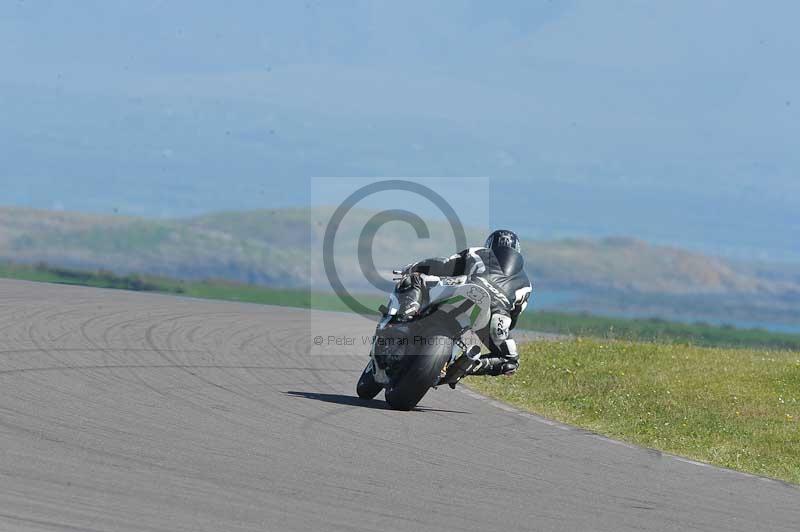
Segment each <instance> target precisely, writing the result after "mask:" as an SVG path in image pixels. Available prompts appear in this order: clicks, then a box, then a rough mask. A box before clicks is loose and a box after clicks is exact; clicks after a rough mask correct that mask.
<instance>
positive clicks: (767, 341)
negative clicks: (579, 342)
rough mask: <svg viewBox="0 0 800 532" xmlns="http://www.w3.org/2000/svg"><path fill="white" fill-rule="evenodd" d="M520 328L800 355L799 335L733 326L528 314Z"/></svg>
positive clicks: (577, 315)
mask: <svg viewBox="0 0 800 532" xmlns="http://www.w3.org/2000/svg"><path fill="white" fill-rule="evenodd" d="M519 326H520V327H522V328H525V329H530V330H533V331H542V332H552V333H560V334H567V335H572V336H592V337H599V338H608V339H618V340H632V341H647V342H679V343H689V344H693V345H702V346H709V347H759V348H767V349H790V350H795V351H800V335H798V334H790V333H779V332H772V331H766V330H764V329H738V328H736V327H732V326H730V325H709V324H707V323H679V322H674V321H666V320H662V319H659V318H649V319H641V318H638V319H632V318H611V317H606V316H593V315H590V314H567V313H564V312H547V311H543V312H526V313H525V314H523V315H522V316H521V317H520V322H519Z"/></svg>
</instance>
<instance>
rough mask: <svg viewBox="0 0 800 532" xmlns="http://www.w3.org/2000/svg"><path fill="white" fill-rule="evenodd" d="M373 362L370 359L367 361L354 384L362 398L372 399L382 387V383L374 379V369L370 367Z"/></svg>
mask: <svg viewBox="0 0 800 532" xmlns="http://www.w3.org/2000/svg"><path fill="white" fill-rule="evenodd" d="M374 363H375V362H374V361H373V360H372V359H370V360H369V362H367V367H366V368H364V371H362V372H361V377H360V378H359V379H358V384H356V393H357V394H358V396H359V397H360V398H362V399H373V398H374V397H375V396H376V395H378V393H379V392H380V391H381V390H382V389H383V385H382V384H381V383H379V382H376V381H375V371H374V370H373V367H372V365H373V364H374Z"/></svg>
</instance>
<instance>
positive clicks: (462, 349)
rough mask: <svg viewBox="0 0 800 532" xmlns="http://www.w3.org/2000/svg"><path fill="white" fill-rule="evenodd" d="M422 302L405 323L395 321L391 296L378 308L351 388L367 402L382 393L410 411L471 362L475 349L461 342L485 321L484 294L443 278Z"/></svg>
mask: <svg viewBox="0 0 800 532" xmlns="http://www.w3.org/2000/svg"><path fill="white" fill-rule="evenodd" d="M395 273H396V274H400V273H401V272H399V271H397V272H395ZM423 277H427V278H428V280H429V281H430V280H431V279H433V280H435V281H439V278H435V277H431V276H423ZM427 299H428V301H427V302H426V303H425V304H424V305H423V306H422V307H421V308H420V311H419V312H418V313H417V314H416V315H415V316H414V317H413V318H411V319H407V318H401V317H400V314H399V313H398V312H399V310H400V303H399V298H398V297H397V294H396V293H392V294H391V295H390V296H389V302H388V304H387V305H381V308H380V311H381V313H382V318H381V320H380V322H379V323H378V326H377V327H376V330H375V335H374V337H373V339H372V346H371V349H370V360H369V362H368V363H367V366H366V367H365V368H364V371H363V372H362V373H361V378H359V380H358V384H357V385H356V392H357V393H358V396H359V397H361V398H363V399H372V398H374V397H375V396H376V395H378V393H380V391H381V390H385V398H386V402H387V403H388V404H389V406H390V407H391V408H393V409H395V410H411V409H412V408H414V407H415V406H416V405H417V403H419V401H420V400H422V398H423V396H424V395H425V394H426V393H427V392H428V390H429V389H431V388H435V387H438V386H440V385H442V384H448V385H449V386H450V387H451V388H455V385H456V383H457V382H458V381H459V380H460V379H461V378H463V377H464V376H466V375H467V373H468V372H469V370H470V369H471V368H472V367H473V365H474V364H477V362H478V359H479V358H480V347H479V346H477V345H472V346H471V347H468V346H467V344H466V343H465V342H464V339H463V338H464V335H465V334H466V333H467V332H468V331H470V330H472V331H478V330H480V329H482V328H483V327H485V326H486V325H487V324H488V323H489V320H490V318H491V296H490V295H489V292H488V291H487V290H486V289H485V288H483V287H481V286H478V285H476V284H473V283H470V282H468V281H467V277H466V276H460V277H447V278H443V279H442V282H441V283H436V284H435V285H434V286H432V287H431V288H430V289H429V290H428V298H427Z"/></svg>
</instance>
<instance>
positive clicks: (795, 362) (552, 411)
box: [468, 339, 800, 483]
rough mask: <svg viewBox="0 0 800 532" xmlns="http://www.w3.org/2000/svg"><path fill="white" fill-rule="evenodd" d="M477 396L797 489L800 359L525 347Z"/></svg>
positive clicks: (634, 346) (588, 343)
mask: <svg viewBox="0 0 800 532" xmlns="http://www.w3.org/2000/svg"><path fill="white" fill-rule="evenodd" d="M521 361H522V363H521V368H520V370H519V372H518V373H517V374H516V375H514V376H513V377H510V378H504V379H488V378H480V377H470V378H469V379H468V383H469V385H470V386H471V387H474V388H477V389H478V390H479V391H481V392H482V393H485V394H488V395H490V396H492V397H496V398H498V399H501V400H503V401H507V402H510V403H512V404H514V405H517V406H519V407H521V408H525V409H529V410H532V411H535V412H537V413H539V414H542V415H544V416H547V417H549V418H553V419H558V420H561V421H564V422H567V423H570V424H574V425H578V426H581V427H586V428H588V429H590V430H593V431H596V432H600V433H602V434H606V435H609V436H612V437H614V438H619V439H624V440H627V441H630V442H633V443H636V444H639V445H644V446H646V447H651V448H656V449H662V450H665V451H668V452H671V453H675V454H679V455H683V456H688V457H691V458H694V459H697V460H702V461H705V462H710V463H713V464H717V465H721V466H725V467H730V468H734V469H739V470H743V471H749V472H753V473H757V474H760V475H767V476H772V477H776V478H781V479H784V480H787V481H790V482H795V483H800V351H761V350H757V351H754V350H748V349H719V348H703V347H695V346H689V345H685V344H658V343H633V342H623V341H607V340H587V339H575V340H569V341H561V342H545V343H543V342H534V343H530V344H526V345H525V346H524V347H523V349H522V353H521Z"/></svg>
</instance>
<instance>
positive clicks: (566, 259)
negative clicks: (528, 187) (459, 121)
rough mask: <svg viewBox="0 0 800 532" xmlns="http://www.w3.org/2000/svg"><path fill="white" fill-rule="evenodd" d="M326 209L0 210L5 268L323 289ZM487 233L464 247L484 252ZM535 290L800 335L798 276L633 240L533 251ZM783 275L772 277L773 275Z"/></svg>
mask: <svg viewBox="0 0 800 532" xmlns="http://www.w3.org/2000/svg"><path fill="white" fill-rule="evenodd" d="M330 213H331V209H325V208H319V209H313V210H308V209H284V210H265V211H250V212H228V213H216V214H210V215H206V216H200V217H195V218H187V219H178V220H152V219H142V218H132V217H121V216H99V215H84V214H76V213H63V212H50V211H39V210H31V209H19V208H0V259H6V260H13V261H16V262H26V263H36V262H47V263H49V264H53V265H58V266H63V267H68V268H78V269H90V270H96V269H106V270H111V271H115V272H119V273H122V274H126V273H132V272H139V273H143V274H149V275H156V276H166V277H175V278H181V279H195V280H199V279H207V278H217V279H227V280H231V281H235V282H240V283H248V284H259V285H265V286H280V287H287V288H304V287H311V288H312V289H317V290H324V289H328V288H329V285H328V282H327V280H326V278H325V275H324V272H323V268H322V261H321V257H319V256H317V255H318V254H319V250H320V249H321V246H322V239H323V235H324V230H325V226H326V223H327V220H328V218H329V216H330ZM372 214H373V213H372V212H370V211H359V210H354V211H351V215H349V216H348V217H347V218H346V222H345V223H344V224H343V225H342V227H341V229H340V231H339V233H338V235H337V239H336V255H337V266H338V268H339V272H340V274H341V276H342V279H343V282H344V283H345V285H346V286H348V287H350V288H351V289H354V290H359V291H366V290H368V289H370V288H371V287H370V286H369V285H368V284H366V281H365V280H364V279H363V275H362V274H361V271H360V267H359V265H358V262H357V258H356V257H357V253H356V251H357V250H356V243H357V241H358V236H359V234H360V232H361V229H362V228H363V227H364V226H365V225H366V224H367V221H368V220H369V218H370V217H371V216H372ZM429 226H430V228H431V233H432V235H431V238H430V239H427V240H424V239H423V240H420V239H417V238H416V236H415V235H414V234H413V232H412V230H411V228H410V227H407V226H404V225H403V224H388V225H386V226H384V227H383V228H382V229H381V230H380V231H379V233H378V237H377V238H376V240H375V247H374V257H375V259H376V266H377V267H378V269H379V270H381V271H383V272H384V273H388V272H389V271H390V270H391V269H392V268H394V267H396V266H397V265H402V264H406V263H408V262H411V261H413V260H416V259H418V258H420V257H428V256H442V255H449V254H451V253H452V252H453V250H454V247H455V245H454V242H453V241H452V237H451V236H450V234H449V229H448V227H447V226H446V225H445V224H443V223H432V224H429ZM483 236H484V235H483V232H482V231H471V232H469V234H468V238H469V240H470V242H472V243H480V242H481V241H482V238H483ZM525 254H526V256H527V259H528V260H527V268H528V270H529V273H530V275H531V277H532V278H533V279H534V281H535V284H536V286H537V290H539V291H541V290H545V291H569V292H570V293H571V294H572V295H573V296H574V297H571V298H570V300H569V301H568V302H564V303H560V305H562V306H561V308H562V309H564V310H568V311H587V312H591V313H598V312H599V313H619V314H625V315H644V316H653V315H658V316H662V317H668V318H671V319H684V318H686V316H687V315H688V316H689V317H690V318H691V319H692V320H696V319H709V320H711V321H721V320H724V319H736V320H740V321H758V320H764V321H769V322H787V323H798V324H800V275H799V276H793V275H791V274H787V273H786V272H785V271H782V270H780V269H779V268H777V267H776V268H775V269H774V270H773V269H770V267H769V265H760V266H759V267H754V266H752V265H748V266H746V267H745V266H743V265H734V264H730V263H727V262H725V261H722V260H720V259H715V258H711V257H706V256H703V255H700V254H697V253H690V252H687V251H684V250H679V249H674V248H670V247H665V246H654V245H650V244H647V243H645V242H641V241H638V240H633V239H626V238H608V239H604V240H597V241H593V240H576V239H570V240H558V241H526V242H525ZM776 272H777V273H776Z"/></svg>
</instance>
